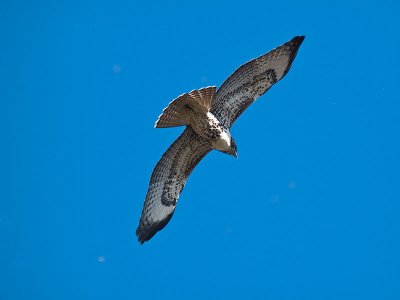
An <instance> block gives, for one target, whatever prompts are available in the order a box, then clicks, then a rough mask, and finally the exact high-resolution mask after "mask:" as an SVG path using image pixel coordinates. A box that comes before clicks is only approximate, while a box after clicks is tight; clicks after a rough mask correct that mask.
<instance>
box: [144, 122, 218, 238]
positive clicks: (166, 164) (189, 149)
mask: <svg viewBox="0 0 400 300" xmlns="http://www.w3.org/2000/svg"><path fill="white" fill-rule="evenodd" d="M210 150H211V145H210V143H209V142H208V141H206V140H205V139H204V138H202V137H200V136H199V135H197V134H196V133H195V132H194V130H193V129H192V128H191V127H187V128H186V129H185V131H184V132H183V133H182V134H181V136H180V137H179V138H178V139H176V140H175V142H174V143H173V144H172V145H171V146H170V147H169V148H168V150H167V151H166V152H165V153H164V154H163V156H162V157H161V159H160V160H159V162H158V163H157V165H156V166H155V168H154V170H153V173H152V175H151V179H150V184H149V189H148V191H147V196H146V200H145V202H144V205H143V210H142V216H141V217H140V221H139V226H138V228H137V230H136V235H137V237H138V240H139V242H140V243H141V244H143V243H144V242H146V241H148V240H149V239H151V238H152V237H153V236H154V235H155V234H156V233H157V232H158V231H160V230H161V229H163V228H164V227H165V225H167V223H168V222H169V220H170V219H171V217H172V215H173V213H174V211H175V207H176V203H177V201H178V198H179V194H180V192H181V191H182V189H183V187H184V186H185V183H186V180H187V178H188V177H189V175H190V173H191V172H192V171H193V169H194V167H196V165H197V164H198V163H199V162H200V160H201V159H202V158H203V157H204V156H205V155H206V154H207V153H208V152H210Z"/></svg>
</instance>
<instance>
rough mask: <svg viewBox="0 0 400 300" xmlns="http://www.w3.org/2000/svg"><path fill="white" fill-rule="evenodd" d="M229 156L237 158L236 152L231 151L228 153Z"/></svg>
mask: <svg viewBox="0 0 400 300" xmlns="http://www.w3.org/2000/svg"><path fill="white" fill-rule="evenodd" d="M229 154H230V155H232V156H234V157H236V158H238V154H237V151H235V150H234V151H232V152H230V153H229Z"/></svg>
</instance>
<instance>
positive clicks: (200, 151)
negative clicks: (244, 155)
mask: <svg viewBox="0 0 400 300" xmlns="http://www.w3.org/2000/svg"><path fill="white" fill-rule="evenodd" d="M303 40H304V36H296V37H294V38H293V39H292V40H290V41H289V42H287V43H285V44H283V45H281V46H279V47H277V48H275V49H273V50H272V51H270V52H268V53H266V54H264V55H262V56H260V57H258V58H255V59H253V60H251V61H249V62H247V63H245V64H243V65H242V66H240V67H239V68H238V69H237V70H236V71H235V72H234V73H233V74H232V75H231V76H229V77H228V79H226V80H225V82H224V83H223V84H222V86H221V87H220V88H219V89H218V90H217V89H216V87H215V86H210V87H205V88H201V89H199V90H193V91H191V92H189V93H186V94H182V95H180V96H179V97H178V98H176V99H175V100H173V101H172V102H170V103H169V104H168V106H167V107H166V108H165V109H164V110H163V112H162V114H161V115H160V116H159V118H158V120H157V122H156V124H155V127H156V128H165V127H175V126H186V129H185V130H184V131H183V133H182V134H181V135H180V137H178V138H177V139H176V140H175V142H174V143H173V144H172V145H171V146H170V147H169V148H168V150H167V151H166V152H165V153H164V154H163V156H162V157H161V159H160V160H159V162H158V163H157V165H156V166H155V168H154V170H153V173H152V175H151V178H150V184H149V188H148V191H147V195H146V200H145V202H144V205H143V210H142V215H141V217H140V221H139V226H138V228H137V230H136V235H137V237H138V240H139V242H140V243H141V244H143V243H144V242H146V241H148V240H150V239H151V238H152V237H153V236H154V235H155V234H156V233H157V232H158V231H160V230H161V229H163V228H164V227H165V225H167V223H168V222H169V220H170V219H171V217H172V215H173V214H174V211H175V207H176V204H177V201H178V198H179V194H180V193H181V192H182V189H183V187H184V186H185V183H186V180H187V178H188V177H189V175H190V173H192V171H193V169H194V168H195V167H196V165H197V164H198V163H199V162H200V160H201V159H202V158H203V157H204V156H206V155H207V153H209V152H210V151H211V150H219V151H221V152H223V153H226V154H229V155H232V156H235V157H237V148H236V143H235V140H234V139H233V137H232V135H231V132H230V128H231V126H232V125H233V123H234V122H235V120H236V119H237V118H238V117H239V116H240V115H241V113H242V112H243V111H244V110H245V109H246V108H247V107H248V106H249V105H250V104H251V103H253V102H254V101H255V100H256V99H257V98H258V97H260V96H262V95H264V94H265V93H266V92H267V91H268V90H269V89H270V88H271V87H272V86H273V85H274V84H275V83H276V82H277V81H279V80H280V79H282V78H283V77H284V76H285V75H286V74H287V72H288V71H289V69H290V67H291V65H292V62H293V60H294V59H295V57H296V54H297V51H298V49H299V47H300V45H301V43H302V42H303Z"/></svg>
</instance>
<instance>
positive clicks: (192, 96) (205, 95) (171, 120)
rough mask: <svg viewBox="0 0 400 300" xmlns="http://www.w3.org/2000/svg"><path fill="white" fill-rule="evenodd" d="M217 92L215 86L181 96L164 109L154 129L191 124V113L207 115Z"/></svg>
mask: <svg viewBox="0 0 400 300" xmlns="http://www.w3.org/2000/svg"><path fill="white" fill-rule="evenodd" d="M215 92H216V87H215V86H209V87H205V88H202V89H199V90H193V91H191V92H189V93H186V94H183V95H180V96H179V97H178V98H176V99H174V100H173V101H172V102H170V103H169V104H168V106H167V107H166V108H164V110H163V113H162V114H161V115H160V116H159V117H158V120H157V121H156V124H155V126H154V127H156V128H166V127H176V126H183V125H189V124H190V113H189V112H190V111H191V110H196V111H198V112H203V113H207V112H208V111H209V110H210V107H211V102H212V100H213V98H214V95H215Z"/></svg>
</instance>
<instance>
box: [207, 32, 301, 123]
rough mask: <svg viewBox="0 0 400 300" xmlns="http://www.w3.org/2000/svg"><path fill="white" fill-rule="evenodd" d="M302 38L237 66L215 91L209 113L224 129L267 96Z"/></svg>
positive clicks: (287, 67)
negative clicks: (253, 104)
mask: <svg viewBox="0 0 400 300" xmlns="http://www.w3.org/2000/svg"><path fill="white" fill-rule="evenodd" d="M303 40H304V36H296V37H294V38H293V39H292V40H291V41H289V42H287V43H285V44H283V45H282V46H279V47H278V48H275V49H274V50H272V51H270V52H268V53H267V54H264V55H262V56H260V57H258V58H255V59H253V60H251V61H249V62H247V63H245V64H244V65H242V66H240V67H239V68H238V69H237V70H236V71H235V72H234V73H233V74H232V75H231V76H230V77H229V78H228V79H227V80H225V82H224V83H223V84H222V86H221V87H220V88H219V89H218V91H217V94H216V95H215V98H214V99H215V100H214V101H213V103H212V106H211V112H212V113H213V114H214V115H215V116H216V117H217V118H218V120H219V121H220V122H221V123H222V124H223V125H224V126H225V127H227V128H230V127H231V126H232V124H233V123H234V122H235V120H236V119H237V118H238V117H239V116H240V114H241V113H242V112H243V111H244V110H245V109H246V108H247V107H248V106H249V105H250V104H251V103H253V102H254V100H255V99H257V98H258V97H260V96H262V95H263V94H265V92H267V91H268V90H269V89H270V88H271V86H273V85H274V84H275V83H276V82H277V81H279V80H280V79H282V78H283V77H284V76H285V75H286V73H287V72H288V71H289V69H290V66H291V65H292V62H293V60H294V58H295V57H296V54H297V51H298V49H299V47H300V45H301V43H302V42H303Z"/></svg>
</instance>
